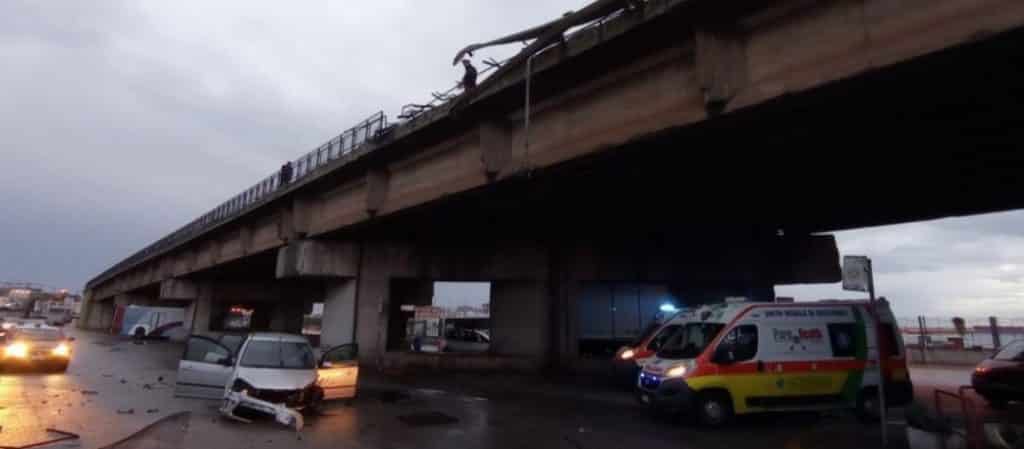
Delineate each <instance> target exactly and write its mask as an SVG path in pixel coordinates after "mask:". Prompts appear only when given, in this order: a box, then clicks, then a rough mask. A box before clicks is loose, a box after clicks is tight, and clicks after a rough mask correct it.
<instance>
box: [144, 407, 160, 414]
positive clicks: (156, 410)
mask: <svg viewBox="0 0 1024 449" xmlns="http://www.w3.org/2000/svg"><path fill="white" fill-rule="evenodd" d="M146 413H160V409H158V408H151V409H149V410H146Z"/></svg>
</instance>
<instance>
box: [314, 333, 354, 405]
mask: <svg viewBox="0 0 1024 449" xmlns="http://www.w3.org/2000/svg"><path fill="white" fill-rule="evenodd" d="M358 356H359V349H358V346H356V344H354V343H350V344H347V345H341V346H335V347H333V348H331V349H329V350H328V351H327V352H325V353H324V355H323V357H321V359H320V367H319V368H318V369H317V376H316V377H317V384H318V385H320V388H323V389H324V400H331V399H347V398H353V397H355V396H356V384H357V381H358V379H359V361H358V360H357V359H358Z"/></svg>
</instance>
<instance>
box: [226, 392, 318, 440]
mask: <svg viewBox="0 0 1024 449" xmlns="http://www.w3.org/2000/svg"><path fill="white" fill-rule="evenodd" d="M239 407H244V408H246V409H249V410H255V411H257V412H261V413H266V414H268V415H270V416H273V417H274V420H275V421H277V422H279V423H281V424H283V425H285V426H288V427H291V428H293V429H295V430H297V431H298V430H302V427H303V425H304V424H305V423H304V422H303V419H302V414H300V413H299V412H298V410H295V409H293V408H290V407H288V406H286V405H284V404H274V403H272V402H268V401H264V400H262V399H257V398H254V397H252V396H249V393H248V392H247V391H244V390H243V391H228V392H227V393H226V394H225V395H224V404H223V405H222V406H221V407H220V413H221V414H222V415H224V416H225V417H228V418H231V419H234V420H236V421H241V422H246V423H247V422H251V421H250V420H248V419H246V418H242V417H240V416H238V415H236V414H235V410H237V409H238V408H239Z"/></svg>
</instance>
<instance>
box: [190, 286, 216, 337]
mask: <svg viewBox="0 0 1024 449" xmlns="http://www.w3.org/2000/svg"><path fill="white" fill-rule="evenodd" d="M212 315H213V295H212V289H211V288H209V287H208V286H207V287H205V288H201V289H200V290H199V296H198V297H197V298H195V299H194V300H193V301H192V302H191V303H190V304H189V305H188V307H186V308H185V323H184V324H185V329H187V330H188V331H189V333H190V334H205V333H208V332H209V331H210V318H211V316H212Z"/></svg>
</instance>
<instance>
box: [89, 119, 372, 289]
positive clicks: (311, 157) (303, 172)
mask: <svg viewBox="0 0 1024 449" xmlns="http://www.w3.org/2000/svg"><path fill="white" fill-rule="evenodd" d="M387 127H388V120H387V116H385V115H384V112H383V111H381V112H378V113H376V114H373V115H372V116H370V118H368V119H366V120H363V121H362V122H361V123H359V124H358V125H356V126H353V127H352V128H349V129H348V130H346V131H345V132H342V133H341V134H339V135H338V136H336V137H334V138H333V139H331V140H329V141H327V143H325V144H323V145H320V146H319V147H317V148H316V149H315V150H313V151H310V152H309V153H306V154H305V155H303V156H302V157H300V158H298V159H296V160H294V161H292V162H291V164H292V173H291V176H290V177H289V179H287V180H284V182H285V184H289V183H295V182H297V181H300V180H302V179H303V178H305V177H306V176H309V175H310V174H312V173H313V172H315V171H316V169H318V168H320V167H323V166H324V165H327V163H329V162H331V161H334V160H336V159H339V158H341V157H343V156H346V155H348V154H350V153H352V152H353V151H355V150H356V149H358V148H359V147H361V146H363V145H364V144H365V143H366V142H368V141H371V140H373V139H374V138H376V137H378V136H379V135H381V133H382V132H383V131H385V130H386V129H387ZM281 186H282V174H281V172H280V171H275V172H274V173H273V174H271V175H270V176H267V177H266V178H263V180H262V181H260V182H258V183H256V184H255V185H253V186H252V187H250V188H248V189H245V190H244V191H242V192H241V193H239V194H237V195H235V196H233V197H232V198H231V199H229V200H227V201H225V202H224V203H222V204H220V205H219V206H217V207H215V208H213V209H212V210H210V211H209V212H207V213H205V214H203V215H202V216H200V217H199V218H197V219H195V220H193V221H192V222H191V223H189V224H187V225H185V226H182V227H181V228H179V229H177V230H176V231H174V232H172V233H170V234H168V235H167V236H166V237H164V238H161V239H160V240H157V241H156V242H154V243H153V244H151V245H149V246H147V247H145V248H143V249H142V250H140V251H138V252H136V253H135V254H132V255H131V256H128V258H126V259H124V260H122V261H121V262H118V263H117V264H116V265H114V266H113V267H111V268H109V269H107V270H106V271H104V272H103V273H101V274H100V275H99V276H97V277H96V278H94V279H93V280H92V281H90V282H89V284H88V286H92V285H93V284H95V283H98V282H101V281H103V280H105V279H106V278H107V277H108V276H110V275H112V274H114V273H117V272H119V271H121V270H123V269H124V268H126V267H129V266H132V265H134V264H135V263H137V262H139V261H141V260H143V259H145V258H147V257H149V256H151V255H153V254H156V253H159V252H162V251H164V250H166V249H168V248H171V247H173V246H176V245H178V244H179V243H181V242H183V241H185V240H188V239H190V238H192V237H194V236H196V235H199V234H202V233H203V232H205V231H206V230H208V229H210V228H212V227H214V226H217V225H218V224H220V223H223V222H225V221H228V220H230V219H232V218H234V217H236V216H238V215H241V214H242V213H243V212H245V211H247V210H249V209H251V208H254V207H255V206H257V205H259V204H262V203H264V202H266V201H267V200H269V199H271V198H272V197H274V196H276V194H277V193H279V192H280V191H281V190H283V189H280V187H281Z"/></svg>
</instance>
